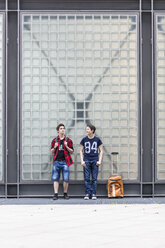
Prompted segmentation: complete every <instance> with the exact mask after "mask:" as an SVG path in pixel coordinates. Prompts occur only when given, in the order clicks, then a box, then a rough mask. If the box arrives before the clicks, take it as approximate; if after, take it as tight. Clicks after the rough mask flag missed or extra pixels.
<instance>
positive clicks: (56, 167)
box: [52, 161, 60, 200]
mask: <svg viewBox="0 0 165 248" xmlns="http://www.w3.org/2000/svg"><path fill="white" fill-rule="evenodd" d="M59 178H60V167H59V162H58V161H55V162H54V165H53V168H52V181H53V187H54V196H53V199H54V200H57V199H58V189H59Z"/></svg>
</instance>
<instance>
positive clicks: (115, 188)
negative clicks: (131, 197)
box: [107, 152, 124, 198]
mask: <svg viewBox="0 0 165 248" xmlns="http://www.w3.org/2000/svg"><path fill="white" fill-rule="evenodd" d="M118 154H119V153H118V152H112V153H111V155H112V172H113V173H114V171H115V173H116V174H113V175H112V176H110V177H109V178H108V182H107V191H108V198H113V197H124V187H123V181H122V178H121V176H120V175H118V166H117V161H118Z"/></svg>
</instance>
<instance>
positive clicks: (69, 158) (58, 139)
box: [51, 136, 73, 166]
mask: <svg viewBox="0 0 165 248" xmlns="http://www.w3.org/2000/svg"><path fill="white" fill-rule="evenodd" d="M65 139H66V136H64V139H63V147H64V156H65V161H66V163H67V165H68V166H70V165H71V164H73V160H72V157H71V155H70V152H69V151H68V150H67V149H66V147H65V145H64V141H65ZM56 142H58V147H57V148H56V150H55V151H54V157H53V164H54V161H55V160H56V158H57V154H58V151H59V147H60V137H59V136H57V137H56V138H54V139H53V140H52V143H51V149H52V148H54V145H55V143H56ZM67 143H68V147H69V148H71V149H73V143H72V140H71V139H69V138H67Z"/></svg>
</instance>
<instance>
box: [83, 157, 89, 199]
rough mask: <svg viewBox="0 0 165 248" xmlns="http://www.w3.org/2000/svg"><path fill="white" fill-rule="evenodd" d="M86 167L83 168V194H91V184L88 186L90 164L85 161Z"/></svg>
mask: <svg viewBox="0 0 165 248" xmlns="http://www.w3.org/2000/svg"><path fill="white" fill-rule="evenodd" d="M85 164H86V167H84V186H85V194H86V195H90V194H91V184H90V162H89V161H87V160H86V161H85Z"/></svg>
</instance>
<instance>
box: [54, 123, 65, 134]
mask: <svg viewBox="0 0 165 248" xmlns="http://www.w3.org/2000/svg"><path fill="white" fill-rule="evenodd" d="M60 127H64V129H65V125H64V124H63V123H60V124H58V126H57V127H56V130H57V132H58V131H59V128H60Z"/></svg>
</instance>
